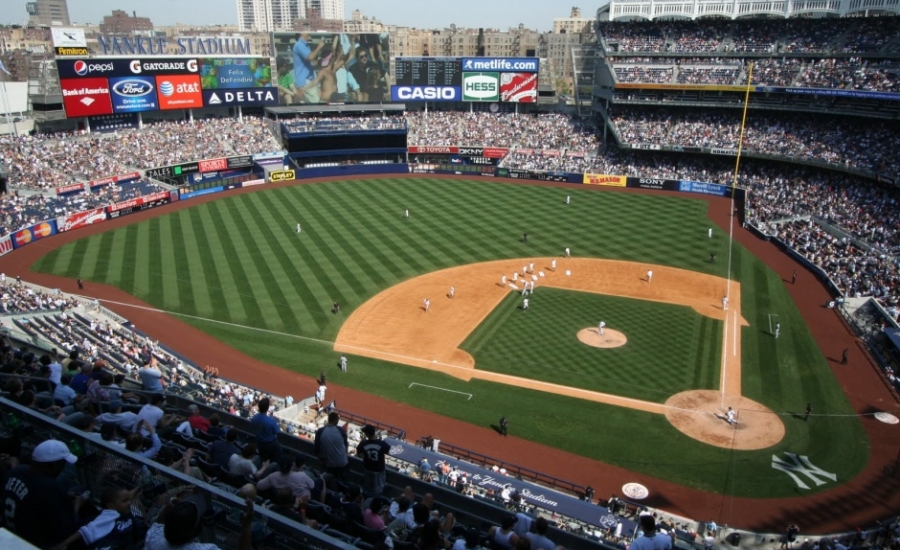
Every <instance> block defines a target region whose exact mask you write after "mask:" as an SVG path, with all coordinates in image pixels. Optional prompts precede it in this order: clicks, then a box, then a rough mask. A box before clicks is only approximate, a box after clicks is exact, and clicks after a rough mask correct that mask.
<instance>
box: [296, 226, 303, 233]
mask: <svg viewBox="0 0 900 550" xmlns="http://www.w3.org/2000/svg"><path fill="white" fill-rule="evenodd" d="M301 231H303V229H301V228H300V224H299V223H298V224H297V233H298V234H299V233H300V232H301Z"/></svg>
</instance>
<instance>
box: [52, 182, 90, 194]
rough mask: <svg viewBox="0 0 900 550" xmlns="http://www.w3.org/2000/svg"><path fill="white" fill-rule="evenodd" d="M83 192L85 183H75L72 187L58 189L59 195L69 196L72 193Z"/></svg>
mask: <svg viewBox="0 0 900 550" xmlns="http://www.w3.org/2000/svg"><path fill="white" fill-rule="evenodd" d="M81 191H84V184H83V183H73V184H72V185H66V186H63V187H57V188H56V194H57V195H69V194H72V193H80V192H81Z"/></svg>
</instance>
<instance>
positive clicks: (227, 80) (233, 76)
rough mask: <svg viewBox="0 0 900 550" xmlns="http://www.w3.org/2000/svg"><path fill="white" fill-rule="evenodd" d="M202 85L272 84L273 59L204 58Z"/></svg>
mask: <svg viewBox="0 0 900 550" xmlns="http://www.w3.org/2000/svg"><path fill="white" fill-rule="evenodd" d="M200 86H201V87H202V88H203V89H204V90H218V89H222V88H264V87H266V86H272V65H271V61H269V58H267V57H211V58H203V59H201V60H200Z"/></svg>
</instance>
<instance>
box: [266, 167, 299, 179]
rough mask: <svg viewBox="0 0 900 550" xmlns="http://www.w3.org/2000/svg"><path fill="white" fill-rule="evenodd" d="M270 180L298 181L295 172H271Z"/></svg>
mask: <svg viewBox="0 0 900 550" xmlns="http://www.w3.org/2000/svg"><path fill="white" fill-rule="evenodd" d="M269 179H270V180H271V181H290V180H293V179H297V173H296V172H295V171H293V170H278V171H275V172H269Z"/></svg>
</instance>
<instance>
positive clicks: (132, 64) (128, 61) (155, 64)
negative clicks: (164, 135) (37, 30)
mask: <svg viewBox="0 0 900 550" xmlns="http://www.w3.org/2000/svg"><path fill="white" fill-rule="evenodd" d="M56 69H57V71H58V72H59V77H60V78H87V77H97V76H105V77H110V78H111V77H124V76H138V75H139V76H163V75H178V74H197V75H199V74H200V65H199V63H197V60H196V59H194V58H186V57H153V58H144V59H135V58H133V57H132V58H128V57H92V58H87V59H57V60H56Z"/></svg>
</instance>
